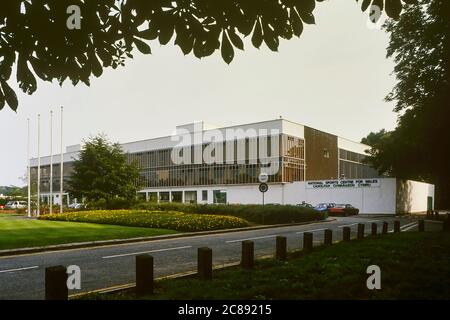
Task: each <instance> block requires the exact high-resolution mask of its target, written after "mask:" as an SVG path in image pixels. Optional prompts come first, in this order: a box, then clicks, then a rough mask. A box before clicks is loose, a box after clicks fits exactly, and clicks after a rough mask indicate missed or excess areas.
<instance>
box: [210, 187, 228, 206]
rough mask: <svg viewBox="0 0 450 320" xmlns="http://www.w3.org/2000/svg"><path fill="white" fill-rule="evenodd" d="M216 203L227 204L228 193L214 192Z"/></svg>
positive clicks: (222, 191)
mask: <svg viewBox="0 0 450 320" xmlns="http://www.w3.org/2000/svg"><path fill="white" fill-rule="evenodd" d="M213 199H214V203H227V192H226V191H224V190H214V191H213Z"/></svg>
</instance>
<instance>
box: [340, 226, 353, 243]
mask: <svg viewBox="0 0 450 320" xmlns="http://www.w3.org/2000/svg"><path fill="white" fill-rule="evenodd" d="M350 232H351V229H350V227H344V228H342V241H350Z"/></svg>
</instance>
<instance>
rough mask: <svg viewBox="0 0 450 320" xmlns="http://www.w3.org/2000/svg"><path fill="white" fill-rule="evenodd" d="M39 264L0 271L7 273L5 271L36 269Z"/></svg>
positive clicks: (0, 271)
mask: <svg viewBox="0 0 450 320" xmlns="http://www.w3.org/2000/svg"><path fill="white" fill-rule="evenodd" d="M37 268H39V266H32V267H25V268H17V269H9V270H0V273H7V272H15V271H24V270H31V269H37Z"/></svg>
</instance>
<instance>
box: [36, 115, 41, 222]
mask: <svg viewBox="0 0 450 320" xmlns="http://www.w3.org/2000/svg"><path fill="white" fill-rule="evenodd" d="M40 144H41V115H40V114H38V144H37V148H38V167H37V171H38V172H37V202H36V205H37V208H36V216H37V217H39V216H40V214H41V212H40V206H41V145H40Z"/></svg>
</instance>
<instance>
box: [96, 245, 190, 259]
mask: <svg viewBox="0 0 450 320" xmlns="http://www.w3.org/2000/svg"><path fill="white" fill-rule="evenodd" d="M188 248H192V246H184V247H175V248H166V249H156V250H149V251H141V252H132V253H124V254H116V255H113V256H106V257H102V259H111V258H120V257H127V256H135V255H138V254H143V253H153V252H163V251H172V250H181V249H188Z"/></svg>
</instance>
